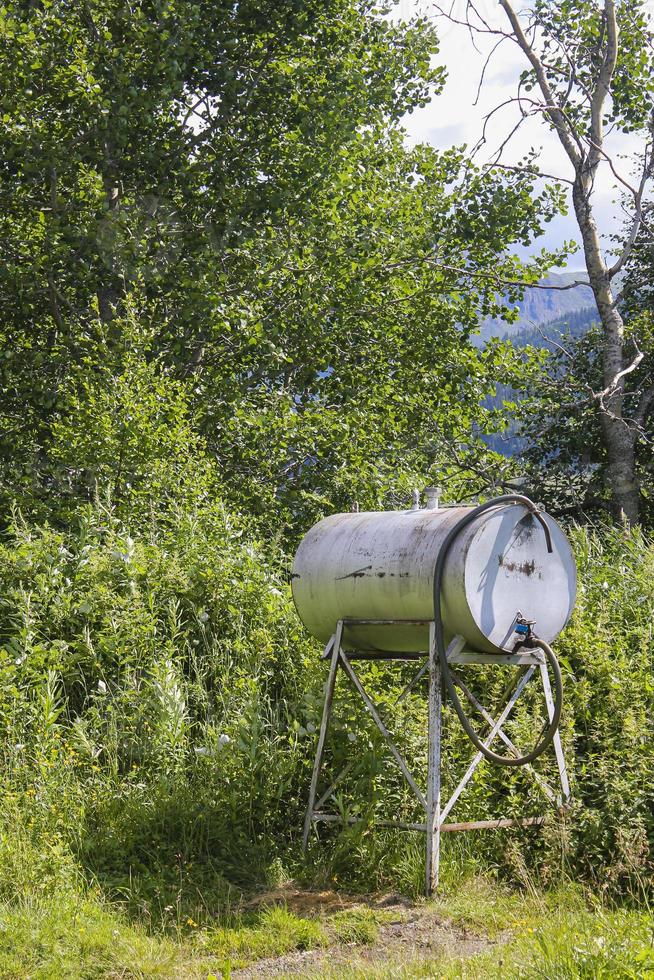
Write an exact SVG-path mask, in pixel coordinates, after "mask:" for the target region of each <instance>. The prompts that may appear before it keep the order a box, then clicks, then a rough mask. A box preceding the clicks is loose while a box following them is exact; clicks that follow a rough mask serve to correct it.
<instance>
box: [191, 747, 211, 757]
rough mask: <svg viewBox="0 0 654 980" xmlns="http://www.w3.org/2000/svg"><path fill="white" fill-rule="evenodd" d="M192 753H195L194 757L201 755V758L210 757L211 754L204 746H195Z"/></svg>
mask: <svg viewBox="0 0 654 980" xmlns="http://www.w3.org/2000/svg"><path fill="white" fill-rule="evenodd" d="M193 751H194V752H195V754H196V755H202V756H207V755H211V752H210V751H209V749H208V748H207V747H206V745H196V746H195V748H194V750H193Z"/></svg>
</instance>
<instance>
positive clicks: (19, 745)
mask: <svg viewBox="0 0 654 980" xmlns="http://www.w3.org/2000/svg"><path fill="white" fill-rule="evenodd" d="M24 748H25V742H16V744H15V745H14V751H15V752H22V751H23V749H24Z"/></svg>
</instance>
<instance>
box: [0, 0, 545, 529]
mask: <svg viewBox="0 0 654 980" xmlns="http://www.w3.org/2000/svg"><path fill="white" fill-rule="evenodd" d="M0 31H1V32H2V37H3V44H2V46H1V49H0V73H4V75H5V77H8V76H9V74H10V73H12V77H13V78H14V80H15V85H14V88H15V90H16V92H17V93H18V96H17V97H16V98H14V97H11V98H9V96H6V97H5V99H4V101H3V103H2V113H1V119H2V124H1V129H0V149H1V150H2V163H0V173H1V174H2V185H1V188H0V195H1V203H2V211H1V214H0V223H1V228H0V240H1V241H2V242H3V246H2V249H3V263H2V265H1V267H0V286H1V287H2V288H1V289H0V330H1V331H2V347H3V351H4V357H3V359H2V362H1V367H0V371H1V373H2V384H3V390H4V391H5V398H4V399H3V404H2V409H1V411H2V416H3V425H2V431H3V433H4V435H3V437H2V439H1V440H0V473H1V474H2V483H3V487H4V490H3V496H4V499H5V501H7V500H10V499H18V500H19V503H20V504H21V506H23V507H27V508H29V509H36V510H37V511H38V510H39V507H40V508H41V512H43V513H45V514H48V515H49V516H51V517H53V516H54V517H57V515H58V508H59V507H60V501H61V498H62V495H63V496H65V497H67V498H68V499H70V495H71V493H72V494H73V495H74V494H79V495H80V496H82V497H84V496H85V495H86V496H88V495H90V494H92V493H94V492H95V482H96V478H97V477H98V476H100V477H101V478H102V479H103V480H104V479H109V478H110V477H111V479H113V480H115V479H116V474H117V472H120V476H121V483H122V489H120V488H119V489H118V493H119V496H120V495H121V494H124V493H125V490H126V487H125V484H124V481H123V476H124V470H123V469H122V468H120V470H119V469H118V466H117V464H116V465H115V466H113V465H110V463H109V460H110V457H111V455H112V453H114V452H115V451H116V432H118V431H121V432H123V433H125V432H131V433H132V434H131V435H130V437H129V438H130V440H131V442H130V445H131V446H132V448H133V450H134V453H135V457H134V458H135V459H136V457H139V458H138V462H137V463H135V466H136V470H135V472H136V471H138V472H139V473H140V474H141V475H140V477H139V480H140V482H141V483H142V484H143V483H147V482H148V481H147V477H146V475H145V474H146V473H147V466H148V465H149V464H148V459H151V462H152V466H153V468H154V470H155V471H157V472H158V467H159V460H160V456H159V452H158V450H156V451H155V443H156V439H155V440H150V441H148V438H145V437H144V439H143V447H142V451H141V450H139V451H138V452H137V446H136V440H137V438H138V432H139V426H140V421H139V419H140V416H139V413H138V412H135V410H134V409H135V406H134V403H133V400H132V399H130V398H128V397H127V396H126V392H125V387H124V384H125V380H124V379H125V378H127V377H129V376H130V372H132V371H133V369H134V365H135V364H141V365H143V364H145V363H149V364H152V365H153V366H154V367H153V368H152V373H151V374H147V377H148V378H150V380H151V381H152V383H153V384H154V385H155V388H156V386H157V385H158V384H159V383H160V381H161V383H163V379H169V381H170V383H171V384H172V387H171V388H170V398H171V399H172V401H171V405H172V404H175V403H176V400H177V399H178V398H180V397H183V399H184V400H185V402H186V403H187V404H188V406H189V411H190V413H191V416H192V418H193V425H194V426H196V427H198V428H199V431H200V434H201V436H202V440H203V442H202V445H203V446H204V447H206V452H207V453H208V454H209V455H210V456H211V457H212V458H213V459H214V460H215V465H216V467H217V470H218V472H219V474H220V482H221V485H222V486H223V487H224V488H225V491H226V492H229V493H231V495H232V496H233V497H234V498H235V499H236V501H237V502H238V504H239V505H240V506H243V507H246V508H247V509H248V511H249V512H250V513H251V514H253V515H256V516H257V519H258V520H260V521H261V522H263V523H264V524H266V523H267V524H268V525H270V524H271V523H274V525H275V526H279V525H280V524H282V523H284V522H286V523H288V524H293V523H294V522H297V520H298V518H299V515H300V514H301V515H302V522H303V523H306V521H307V520H309V519H311V518H312V517H313V516H314V515H315V514H316V513H319V512H320V511H321V509H324V507H325V506H334V505H337V506H347V505H349V502H350V501H351V499H352V497H353V496H356V497H362V498H364V499H366V500H368V501H369V502H371V503H372V502H374V501H375V500H378V499H380V498H381V497H383V495H384V494H385V493H387V492H388V490H389V488H390V487H391V486H396V487H397V486H399V487H400V488H404V489H407V488H408V487H409V486H410V481H413V480H414V479H417V474H420V477H421V478H424V476H425V474H427V475H429V474H431V475H433V476H434V477H438V476H439V475H443V474H444V475H447V474H448V472H449V471H450V469H449V467H448V465H447V461H448V459H450V458H451V452H450V449H451V447H452V446H453V445H456V444H458V443H460V442H461V441H462V440H463V441H464V442H466V443H469V442H470V441H471V440H472V439H473V438H474V435H473V434H474V432H476V431H477V430H478V429H479V427H480V426H481V427H484V426H485V425H486V424H487V423H486V416H485V415H484V412H483V409H479V408H478V403H479V399H480V397H482V396H483V395H484V394H485V393H486V391H487V390H488V387H489V385H491V384H492V378H493V375H495V374H498V373H499V374H502V375H505V374H506V375H508V374H509V373H510V370H511V365H510V358H509V355H508V354H507V353H506V352H502V351H500V350H499V349H493V350H492V351H491V350H488V351H486V352H480V351H478V350H476V349H475V348H474V347H472V346H471V345H470V344H469V342H468V339H469V336H470V333H471V331H472V330H473V329H475V328H476V324H477V318H478V315H479V314H481V315H482V316H484V315H488V314H491V313H498V312H500V311H501V309H502V308H503V306H504V304H503V303H502V301H500V300H498V299H497V297H496V288H495V286H494V285H493V284H489V283H488V282H487V281H486V280H485V278H484V276H483V275H481V273H482V272H487V271H488V269H489V267H492V268H493V269H494V270H495V272H496V274H497V275H499V276H501V275H503V274H504V275H506V276H513V278H515V276H516V273H517V271H518V269H519V268H520V266H519V263H518V262H517V260H515V259H514V258H512V257H511V256H510V255H509V254H508V249H509V247H510V246H511V245H512V244H514V243H516V242H523V243H524V242H527V241H529V240H531V238H532V237H533V235H535V234H538V232H539V231H540V230H542V225H543V221H545V220H548V219H549V218H550V217H551V216H552V214H553V213H554V211H555V210H556V208H557V207H558V206H559V204H560V197H559V196H558V194H557V191H556V190H555V189H553V190H552V191H551V192H547V193H545V194H544V195H542V196H540V197H536V198H535V197H534V194H533V191H534V184H533V181H532V180H531V178H530V177H529V176H528V175H527V176H521V175H515V176H513V177H508V178H507V177H505V176H501V175H499V174H497V173H491V174H487V175H483V176H482V175H480V174H479V173H478V172H476V171H475V170H474V168H472V167H470V166H469V165H467V164H466V163H465V162H464V158H463V156H462V154H461V153H460V152H459V151H452V152H449V153H445V154H437V153H435V152H434V151H432V150H430V149H428V148H422V147H420V148H416V149H414V150H407V149H406V148H405V147H404V145H403V140H402V134H401V130H400V128H399V121H400V119H401V118H402V116H403V115H404V113H405V112H406V111H408V110H410V109H411V108H413V107H415V106H418V105H421V104H423V103H424V101H425V100H426V99H427V97H428V95H429V93H430V91H431V90H432V89H433V88H434V87H435V86H437V85H438V84H439V83H440V82H441V81H442V72H441V71H439V70H438V69H432V68H431V67H430V58H431V56H432V55H433V53H434V51H435V50H436V41H435V37H434V34H433V32H432V31H431V30H430V29H428V28H427V27H426V25H425V24H424V23H421V22H419V21H418V22H414V23H412V24H392V23H390V22H389V21H388V20H385V19H384V18H382V17H381V16H379V15H378V12H377V11H376V9H375V7H374V5H373V4H372V3H370V2H368V0H330V2H329V3H324V2H322V0H320V2H318V0H305V2H302V0H284V2H281V3H279V2H275V3H269V4H261V3H256V4H254V3H247V2H246V3H242V4H241V3H240V4H238V5H237V6H236V7H234V6H233V5H232V4H222V3H218V4H206V3H203V2H190V0H172V2H168V0H166V2H160V3H150V2H145V0H143V2H140V3H137V4H136V5H133V6H132V7H130V8H126V7H125V6H124V5H123V4H120V3H117V2H115V0H111V2H109V3H103V4H99V3H97V2H95V0H90V2H88V3H85V4H84V5H80V6H77V7H74V8H73V9H70V8H69V7H68V6H63V5H62V4H61V3H60V2H58V0H53V2H49V3H48V2H43V3H39V4H34V5H27V6H26V5H23V4H19V3H13V4H9V5H8V6H7V7H6V8H5V11H4V15H3V18H2V20H1V21H0ZM545 262H546V257H543V259H542V261H541V262H540V264H538V263H537V264H536V266H535V267H534V268H533V269H532V270H531V272H527V273H526V275H525V278H527V279H529V277H530V276H531V277H532V278H536V277H538V275H539V274H540V271H541V268H542V267H543V266H544V264H545ZM521 274H522V273H521ZM514 292H515V291H514ZM135 323H136V324H138V330H135V329H133V325H134V324H135ZM130 324H131V326H130ZM80 365H81V366H82V372H81V373H80ZM143 370H144V371H145V370H146V369H145V367H143ZM146 373H147V372H146ZM82 375H84V376H82ZM145 376H146V375H143V376H142V377H141V378H140V380H135V382H134V383H135V385H136V387H137V388H138V386H139V385H141V382H142V381H143V378H144V377H145ZM112 379H115V382H114V380H112ZM155 379H156V380H155ZM112 384H113V385H114V395H113V397H114V398H115V404H111V397H112V395H111V389H112ZM166 384H168V381H166ZM176 385H177V386H179V385H181V386H182V388H183V392H182V388H179V387H176ZM139 390H140V391H141V393H142V397H143V398H144V399H145V401H146V402H147V400H148V397H149V396H148V395H146V393H145V389H144V388H143V387H141V388H140V389H139ZM121 392H122V393H123V395H124V396H125V397H122V396H121V397H120V398H117V397H116V395H120V394H121ZM144 412H145V416H147V417H148V418H151V416H150V415H148V411H147V409H146V408H144ZM121 413H122V414H121ZM148 424H149V423H148ZM116 427H117V428H116ZM147 427H148V426H147V425H146V429H147ZM90 433H96V434H98V439H99V450H98V458H97V461H96V462H97V466H94V465H89V464H90V463H91V462H92V460H91V459H90V456H92V447H93V438H92V437H91V435H90ZM161 445H162V447H165V446H166V445H170V443H169V442H167V441H166V440H164V441H163V443H162V444H161ZM188 445H190V443H188ZM200 445H201V444H200V443H197V452H200ZM110 447H113V448H111V449H110ZM171 451H172V448H171ZM448 453H449V455H448ZM76 454H79V458H76ZM148 454H150V455H149V456H148ZM146 457H147V459H146ZM175 460H176V456H175V453H174V452H173V453H172V456H171V464H170V465H171V467H172V468H173V469H175V467H176V466H177V462H176V461H175ZM160 482H161V481H160V478H159V476H157V477H156V478H155V479H154V481H151V486H155V485H157V486H158V485H160ZM173 482H174V481H173ZM114 492H116V490H115V489H114ZM366 494H367V496H365V495H366ZM130 499H133V498H132V497H130ZM124 502H125V504H127V501H126V500H125V501H124Z"/></svg>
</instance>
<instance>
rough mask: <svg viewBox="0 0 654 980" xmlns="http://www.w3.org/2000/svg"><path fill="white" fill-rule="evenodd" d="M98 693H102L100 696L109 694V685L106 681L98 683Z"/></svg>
mask: <svg viewBox="0 0 654 980" xmlns="http://www.w3.org/2000/svg"><path fill="white" fill-rule="evenodd" d="M98 691H99V692H100V694H106V693H107V685H106V684H105V682H104V681H98Z"/></svg>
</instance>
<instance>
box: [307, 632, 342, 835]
mask: <svg viewBox="0 0 654 980" xmlns="http://www.w3.org/2000/svg"><path fill="white" fill-rule="evenodd" d="M342 638H343V623H342V622H341V621H340V620H339V622H338V624H337V626H336V632H335V634H334V636H333V638H332V642H333V645H332V659H331V663H330V665H329V676H328V678H327V688H326V691H325V706H324V708H323V712H322V721H321V722H320V735H319V736H318V746H317V748H316V758H315V760H314V763H313V774H312V776H311V789H310V790H309V805H308V807H307V814H306V817H305V818H304V835H303V838H302V850H303V851H306V849H307V846H308V844H309V834H310V833H311V821H312V818H313V811H314V808H315V804H316V793H317V792H318V779H319V777H320V767H321V765H322V757H323V753H324V751H325V741H326V739H327V728H328V726H329V716H330V714H331V710H332V701H333V700H334V687H335V685H336V671H337V670H338V660H339V657H340V653H341V640H342Z"/></svg>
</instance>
